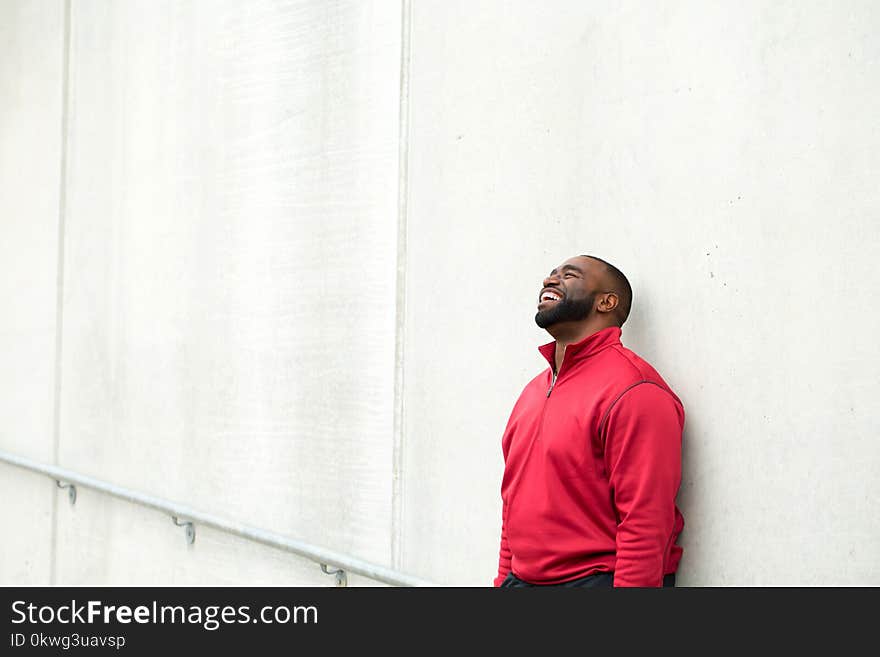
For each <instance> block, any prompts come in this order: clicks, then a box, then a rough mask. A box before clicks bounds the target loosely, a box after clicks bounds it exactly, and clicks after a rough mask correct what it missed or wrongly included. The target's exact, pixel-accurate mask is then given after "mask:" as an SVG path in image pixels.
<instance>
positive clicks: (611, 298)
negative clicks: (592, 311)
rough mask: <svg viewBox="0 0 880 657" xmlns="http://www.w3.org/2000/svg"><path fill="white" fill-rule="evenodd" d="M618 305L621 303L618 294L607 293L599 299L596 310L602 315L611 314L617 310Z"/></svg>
mask: <svg viewBox="0 0 880 657" xmlns="http://www.w3.org/2000/svg"><path fill="white" fill-rule="evenodd" d="M618 303H620V297H618V296H617V293H616V292H606V293H605V294H603V295H602V296H601V297H599V303H598V304H597V305H596V310H598V311H599V312H600V313H610V312H612V311H613V310H614V309H615V308H617V304H618Z"/></svg>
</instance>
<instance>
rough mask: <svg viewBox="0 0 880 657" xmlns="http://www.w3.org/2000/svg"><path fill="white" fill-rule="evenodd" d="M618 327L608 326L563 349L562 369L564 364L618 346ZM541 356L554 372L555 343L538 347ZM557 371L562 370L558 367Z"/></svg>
mask: <svg viewBox="0 0 880 657" xmlns="http://www.w3.org/2000/svg"><path fill="white" fill-rule="evenodd" d="M620 333H621V331H620V327H619V326H608V327H606V328H603V329H601V330H599V331H596V332H595V333H592V334H590V335H588V336H587V337H585V338H584V339H583V340H581V341H580V342H573V343H571V344H570V345H568V346H567V347H566V348H565V356H564V357H563V359H562V365H563V367H564V366H565V365H566V363H569V364H570V363H573V362H574V361H577V360H583V359H584V358H588V357H590V356H592V355H593V354H595V353H596V352H597V351H601V350H602V349H604V348H605V347H610V346H611V345H615V344H620ZM538 351H540V352H541V355H542V356H543V357H544V358H546V359H547V362H548V363H550V369H551V370H553V371H554V372H555V371H556V341H555V340H554V341H553V342H548V343H547V344H543V345H541V346H540V347H538ZM559 369H562V367H560V368H559Z"/></svg>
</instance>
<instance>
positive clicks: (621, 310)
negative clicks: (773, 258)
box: [581, 254, 633, 326]
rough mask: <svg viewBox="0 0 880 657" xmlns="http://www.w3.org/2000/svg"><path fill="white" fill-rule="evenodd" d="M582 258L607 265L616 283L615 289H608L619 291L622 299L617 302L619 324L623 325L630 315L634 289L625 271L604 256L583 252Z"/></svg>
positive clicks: (610, 275) (618, 295)
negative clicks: (603, 257) (603, 258)
mask: <svg viewBox="0 0 880 657" xmlns="http://www.w3.org/2000/svg"><path fill="white" fill-rule="evenodd" d="M581 257H582V258H590V259H592V260H597V261H599V262H601V263H602V264H603V265H605V268H606V270H607V272H608V275H609V277H610V278H611V282H612V284H613V285H614V289H613V290H608V291H609V292H615V293H617V297H618V298H619V299H620V301H619V303H618V304H617V311H616V312H617V325H618V326H623V323H624V322H625V321H626V318H627V317H629V311H630V308H632V298H633V291H632V286H631V285H630V284H629V281H628V280H627V278H626V276H624V275H623V272H622V271H620V270H619V269H618V268H617V267H615V266H614V265H612V264H611V263H610V262H606V261H605V260H602V258H597V257H596V256H593V255H586V254H581Z"/></svg>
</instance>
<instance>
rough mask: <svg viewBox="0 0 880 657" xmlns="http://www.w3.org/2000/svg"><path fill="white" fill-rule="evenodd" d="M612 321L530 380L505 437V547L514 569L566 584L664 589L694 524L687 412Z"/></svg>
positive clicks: (549, 352) (536, 580) (551, 350)
mask: <svg viewBox="0 0 880 657" xmlns="http://www.w3.org/2000/svg"><path fill="white" fill-rule="evenodd" d="M620 333H621V331H620V328H619V327H616V326H612V327H608V328H605V329H602V330H600V331H597V332H596V333H593V334H592V335H590V336H588V337H587V338H585V339H584V340H581V341H580V342H577V343H574V344H570V345H568V347H566V349H565V357H564V359H563V361H562V365H561V366H560V368H559V372H558V374H557V376H556V377H555V378H554V376H553V373H554V371H555V354H556V343H555V342H550V343H549V344H545V345H543V346H541V347H539V351H540V352H541V354H542V355H543V356H544V357H545V358H546V359H547V361H548V362H549V363H550V368H549V369H547V370H545V371H544V372H542V373H541V374H539V375H538V376H536V377H535V378H534V379H532V381H530V382H529V383H528V385H526V387H525V389H524V390H523V392H522V394H521V395H520V397H519V399H518V400H517V402H516V405H515V406H514V408H513V412H512V413H511V415H510V419H509V420H508V422H507V427H506V429H505V431H504V436H503V439H502V451H503V453H504V479H503V481H502V484H501V498H502V501H503V507H502V508H503V511H502V525H501V551H500V556H499V560H498V576H497V577H496V578H495V586H498V585H500V584H501V582H502V581H503V580H504V578H505V577H506V576H507V574H508V572H510V571H511V570H513V574H514V575H516V576H517V577H519V578H520V579H522V580H525V581H527V582H531V583H533V584H557V583H561V582H566V581H569V580H572V579H577V578H580V577H584V576H586V575H589V574H591V573H595V572H613V573H614V585H615V586H660V585H661V584H662V582H663V576H664V575H667V574H670V573H674V572H675V571H676V569H677V568H678V563H679V560H680V559H681V553H682V550H681V548H680V547H678V546H677V545H676V544H675V539H676V538H677V537H678V535H679V533H680V532H681V530H682V528H683V527H684V519H683V518H682V515H681V513H680V512H679V510H678V508H677V507H676V505H675V497H676V494H677V493H678V488H679V485H680V483H681V437H682V429H683V427H684V407H683V406H682V403H681V401H680V400H679V398H678V397H677V396H676V395H675V393H673V392H672V390H671V389H670V388H669V386H668V385H667V384H666V382H665V381H664V380H663V379H662V378H661V377H660V375H659V374H658V373H657V371H656V370H655V369H654V368H653V367H651V365H649V364H648V363H647V362H646V361H644V360H643V359H642V358H640V357H639V356H638V355H636V354H635V353H633V352H632V351H630V350H629V349H627V348H626V347H624V346H623V345H622V344H621V343H620Z"/></svg>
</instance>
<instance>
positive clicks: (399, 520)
mask: <svg viewBox="0 0 880 657" xmlns="http://www.w3.org/2000/svg"><path fill="white" fill-rule="evenodd" d="M410 14H411V7H410V0H402V3H401V34H400V108H399V116H398V120H399V125H398V162H397V172H398V178H397V261H396V262H397V281H396V282H397V285H396V288H397V289H396V294H395V304H396V307H395V334H394V451H393V466H392V490H391V566H392V568H395V569H400V568H401V565H402V563H403V502H404V490H403V488H404V481H403V460H404V458H403V457H404V431H405V425H404V403H403V396H404V355H405V350H406V219H407V195H408V192H409V189H408V179H407V173H408V166H409V165H408V158H409V61H410Z"/></svg>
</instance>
